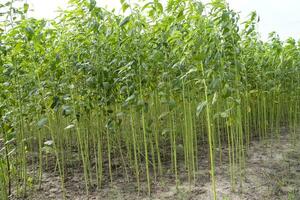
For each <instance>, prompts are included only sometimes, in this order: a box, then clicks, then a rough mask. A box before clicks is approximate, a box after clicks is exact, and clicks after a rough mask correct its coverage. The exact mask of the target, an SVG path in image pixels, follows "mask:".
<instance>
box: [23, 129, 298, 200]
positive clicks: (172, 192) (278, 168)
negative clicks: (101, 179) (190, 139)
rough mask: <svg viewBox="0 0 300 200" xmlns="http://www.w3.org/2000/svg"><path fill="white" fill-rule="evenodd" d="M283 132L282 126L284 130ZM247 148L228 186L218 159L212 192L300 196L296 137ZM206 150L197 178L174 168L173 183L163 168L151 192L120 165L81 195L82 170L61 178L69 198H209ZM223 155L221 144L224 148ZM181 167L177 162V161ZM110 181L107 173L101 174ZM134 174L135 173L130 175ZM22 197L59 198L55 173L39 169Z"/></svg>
mask: <svg viewBox="0 0 300 200" xmlns="http://www.w3.org/2000/svg"><path fill="white" fill-rule="evenodd" d="M283 132H286V130H283ZM250 146H251V147H250V149H249V151H248V153H247V157H248V158H247V162H246V171H245V177H244V181H243V183H242V185H240V184H237V186H236V190H235V191H232V189H231V183H230V176H229V171H228V169H229V166H228V164H227V163H226V162H225V161H224V162H222V164H220V163H217V168H216V177H217V193H218V199H223V200H264V199H268V200H277V199H278V200H289V199H290V200H299V199H300V141H299V139H297V141H295V140H293V139H292V137H291V136H287V135H286V134H282V135H281V136H280V138H279V139H278V140H270V139H267V140H264V141H253V142H252V143H251V145H250ZM206 157H207V156H204V155H203V159H201V158H200V159H199V162H201V164H200V166H199V168H200V169H199V171H198V172H197V180H196V182H195V184H193V185H191V184H189V183H188V180H187V179H186V178H185V177H186V173H185V172H184V171H179V174H180V180H181V183H180V185H179V187H176V184H175V181H174V176H173V175H171V174H170V175H169V174H168V173H167V172H166V174H165V175H164V176H163V177H160V178H159V180H157V181H156V182H154V183H153V185H152V191H153V193H152V196H151V197H148V196H147V193H146V180H145V177H142V178H143V180H141V184H142V186H141V189H142V190H141V192H139V193H138V192H137V191H136V183H135V182H134V181H129V182H126V181H125V180H126V179H125V178H124V177H123V175H122V174H124V173H122V171H120V176H114V178H115V180H114V182H113V184H112V185H106V186H103V188H101V190H100V191H96V189H95V190H94V191H91V192H90V195H89V197H87V196H86V195H85V189H84V180H83V175H82V174H80V173H74V175H73V176H72V177H70V178H68V179H67V181H66V190H67V191H66V192H67V195H66V196H67V199H70V200H85V199H90V200H100V199H101V200H102V199H117V200H118V199H119V200H123V199H124V200H135V199H136V200H138V199H145V200H146V199H165V200H168V199H170V200H171V199H172V200H173V199H178V200H181V199H182V200H185V199H189V200H190V199H195V200H201V199H203V200H209V199H212V193H211V184H210V178H209V172H208V161H207V158H206ZM224 157H226V149H225V150H224ZM180 168H182V167H180ZM106 179H107V180H105V181H107V182H109V179H108V177H106ZM130 180H134V177H130ZM34 188H35V189H33V191H32V192H30V193H31V195H30V196H29V197H28V198H27V199H31V200H40V199H43V200H50V199H62V191H61V189H60V179H59V176H57V174H56V173H51V172H47V173H44V174H43V182H42V185H41V188H40V189H38V187H37V186H36V187H34Z"/></svg>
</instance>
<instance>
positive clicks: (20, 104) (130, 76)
mask: <svg viewBox="0 0 300 200" xmlns="http://www.w3.org/2000/svg"><path fill="white" fill-rule="evenodd" d="M120 3H121V5H122V9H123V14H121V15H117V14H114V13H113V12H109V11H107V10H106V9H104V8H101V7H97V4H96V2H95V1H94V0H91V1H86V0H71V1H70V2H69V4H70V7H69V9H68V10H65V11H62V12H61V13H60V14H59V15H58V17H57V18H56V19H55V20H40V19H34V18H29V17H27V13H28V10H29V6H28V4H27V3H24V6H22V7H20V6H16V4H15V2H14V1H13V0H12V1H9V2H7V3H6V4H0V8H1V9H2V10H3V14H2V18H3V21H2V22H1V29H0V52H1V54H0V64H1V65H0V71H1V76H0V83H1V84H0V99H1V100H0V116H1V121H0V123H1V124H0V125H1V126H0V128H1V129H0V131H1V132H0V139H1V140H0V145H1V149H0V197H1V199H8V198H9V197H10V196H11V195H17V196H23V197H25V196H26V194H28V192H32V191H31V188H32V186H33V185H39V186H40V187H41V184H42V179H43V173H44V172H45V171H46V170H52V171H53V170H55V172H57V173H58V174H59V177H60V179H61V188H62V191H63V197H64V198H65V197H66V190H65V181H66V179H67V178H68V176H71V175H70V174H72V172H73V169H78V168H79V169H80V170H81V171H82V174H83V176H84V183H85V189H86V193H87V195H88V194H89V191H90V189H91V188H95V187H97V189H99V191H101V188H102V187H103V186H104V185H107V184H108V183H107V180H109V182H110V183H113V182H114V180H115V179H116V178H117V177H116V174H118V175H119V174H120V173H121V174H123V177H124V179H125V180H126V181H134V182H136V189H137V191H147V192H148V194H149V195H151V188H152V184H153V182H154V181H156V180H157V181H159V178H160V177H162V176H163V175H164V174H165V173H166V172H168V173H170V174H172V175H173V177H174V184H176V185H179V184H180V181H181V179H180V177H181V176H180V175H181V174H180V173H184V174H186V177H187V179H188V181H189V182H190V184H191V185H193V184H195V183H196V180H197V176H198V175H199V173H197V171H198V170H199V167H200V166H203V164H202V163H205V161H206V160H203V154H205V156H204V157H205V158H206V159H208V160H209V166H208V168H207V170H208V172H209V174H210V178H211V183H212V194H213V196H212V198H213V199H216V198H217V192H216V190H217V188H216V175H215V168H216V166H217V165H222V164H223V163H224V162H227V163H229V164H228V166H229V167H228V171H226V172H228V173H229V175H230V180H231V185H232V189H233V190H236V189H237V187H238V186H240V185H242V182H243V179H244V177H245V170H244V169H245V168H246V167H247V162H246V157H247V150H248V149H249V148H251V143H250V142H251V141H252V140H253V139H256V138H259V139H261V140H264V139H265V138H270V137H271V138H274V140H272V141H275V139H276V138H279V136H280V129H281V128H282V127H283V126H284V127H287V128H288V132H289V133H290V134H291V138H292V139H293V140H294V141H296V139H297V137H298V136H297V126H298V125H299V121H300V115H299V113H300V105H299V104H300V70H299V66H300V44H299V42H298V43H297V41H295V40H294V39H292V38H290V39H288V40H286V41H284V42H283V41H281V40H280V38H279V37H278V36H277V35H276V33H271V34H270V37H269V40H268V41H262V40H261V39H260V36H259V33H258V32H257V28H256V27H257V22H258V21H259V18H258V17H257V15H256V13H255V12H253V13H251V14H250V15H249V18H248V19H247V20H245V21H241V20H240V18H239V15H238V14H237V13H236V12H235V11H233V10H231V9H230V8H229V6H228V4H227V3H226V2H225V1H222V0H213V1H212V2H211V3H209V4H203V3H201V2H199V1H196V0H181V1H176V0H169V1H168V2H167V4H166V5H165V6H163V5H162V4H161V2H159V1H158V0H154V1H152V2H143V3H141V4H140V5H131V4H130V3H128V2H127V1H125V0H122V1H121V2H120ZM271 145H272V144H271ZM224 147H225V148H224ZM222 151H225V152H222ZM224 153H225V154H226V155H228V156H225V157H224V156H223V155H224ZM79 163H80V164H79ZM51 166H52V167H51ZM116 172H118V173H116ZM226 172H225V171H224V173H226ZM107 177H108V179H107ZM133 177H134V178H133ZM142 182H146V183H147V187H146V188H144V187H142V186H143V184H142Z"/></svg>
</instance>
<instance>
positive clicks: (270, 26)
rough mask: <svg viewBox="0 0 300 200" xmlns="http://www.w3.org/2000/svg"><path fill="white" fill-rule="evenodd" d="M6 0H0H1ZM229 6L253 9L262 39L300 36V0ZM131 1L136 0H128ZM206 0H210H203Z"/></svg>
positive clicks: (34, 3)
mask: <svg viewBox="0 0 300 200" xmlns="http://www.w3.org/2000/svg"><path fill="white" fill-rule="evenodd" d="M3 1H6V0H0V2H3ZM97 1H98V5H101V6H106V7H107V8H108V9H113V8H114V9H115V10H116V12H118V11H120V3H119V0H97ZM164 1H165V2H166V0H162V2H164ZM227 1H228V2H229V4H230V6H231V7H232V8H233V9H234V10H235V11H239V12H240V13H241V16H242V19H244V18H246V17H247V15H248V14H249V13H250V12H251V11H254V10H256V11H257V13H258V15H259V16H260V19H261V21H260V23H259V27H258V30H259V31H260V33H261V36H262V39H264V40H265V39H267V37H268V33H270V32H271V31H276V32H277V33H278V34H279V35H280V37H281V38H282V39H287V38H288V37H290V36H291V37H293V38H295V39H300V12H299V10H300V1H299V0H284V1H283V0H227ZM27 2H28V3H29V4H30V5H31V8H33V9H34V11H33V13H32V15H33V16H35V17H39V18H40V17H42V18H53V17H55V16H56V15H57V14H56V12H55V11H56V10H57V8H58V7H61V8H66V7H67V2H68V0H27ZM131 2H132V3H134V2H137V0H131ZM204 2H209V0H204Z"/></svg>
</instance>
